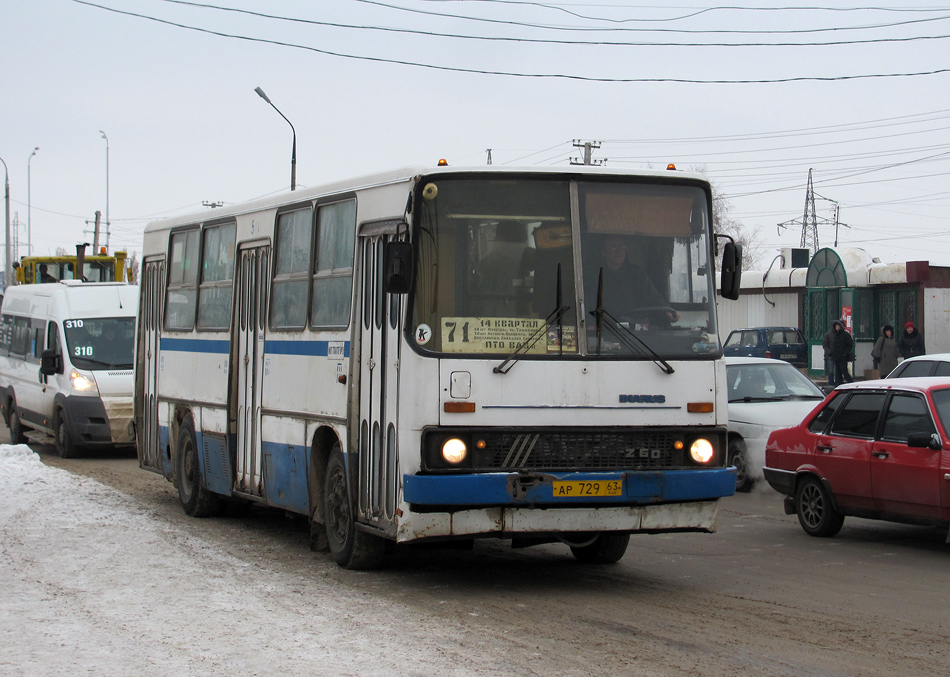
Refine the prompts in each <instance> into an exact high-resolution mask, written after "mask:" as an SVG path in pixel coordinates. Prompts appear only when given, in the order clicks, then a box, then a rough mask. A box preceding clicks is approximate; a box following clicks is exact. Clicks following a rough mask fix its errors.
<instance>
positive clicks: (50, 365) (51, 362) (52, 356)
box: [40, 350, 63, 376]
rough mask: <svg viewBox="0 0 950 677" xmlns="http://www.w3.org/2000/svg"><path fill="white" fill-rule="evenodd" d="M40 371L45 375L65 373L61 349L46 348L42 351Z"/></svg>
mask: <svg viewBox="0 0 950 677" xmlns="http://www.w3.org/2000/svg"><path fill="white" fill-rule="evenodd" d="M40 371H41V372H42V373H43V375H44V376H52V375H53V374H62V373H63V360H62V358H61V357H60V356H59V351H56V350H44V351H43V352H42V353H40Z"/></svg>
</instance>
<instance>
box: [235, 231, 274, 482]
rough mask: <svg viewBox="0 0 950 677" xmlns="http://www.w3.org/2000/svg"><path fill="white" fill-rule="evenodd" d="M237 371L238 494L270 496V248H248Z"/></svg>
mask: <svg viewBox="0 0 950 677" xmlns="http://www.w3.org/2000/svg"><path fill="white" fill-rule="evenodd" d="M238 261H239V265H240V269H239V271H238V283H237V294H236V298H235V313H234V340H233V341H232V342H231V367H232V369H235V370H236V376H237V377H236V378H235V379H234V380H233V387H234V389H233V391H232V400H231V403H230V406H229V407H228V410H229V412H231V416H233V418H234V420H235V433H236V439H235V445H236V449H235V456H236V458H235V461H236V462H235V476H234V491H236V492H239V493H242V494H247V495H250V496H263V495H264V482H263V473H262V458H261V388H262V385H263V378H264V327H265V325H266V323H267V295H268V291H269V289H270V265H269V261H270V247H269V246H264V247H262V246H255V247H246V248H242V249H241V251H240V256H239V258H238Z"/></svg>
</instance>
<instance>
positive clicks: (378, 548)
mask: <svg viewBox="0 0 950 677" xmlns="http://www.w3.org/2000/svg"><path fill="white" fill-rule="evenodd" d="M323 504H324V510H323V519H324V523H325V525H326V529H327V542H328V545H329V546H330V552H331V553H332V554H333V559H335V560H336V563H337V564H339V565H340V566H341V567H343V568H345V569H375V568H377V567H379V566H381V565H382V563H383V556H384V554H385V551H386V542H385V541H384V540H383V539H382V538H379V537H378V536H374V535H372V534H368V533H366V532H365V531H360V530H359V529H357V528H356V521H355V519H354V517H353V508H352V502H351V501H350V495H349V490H348V488H347V482H346V463H345V461H344V460H343V452H342V451H340V447H339V446H335V447H334V448H333V451H331V452H330V460H329V462H328V463H327V472H326V475H325V476H324V482H323Z"/></svg>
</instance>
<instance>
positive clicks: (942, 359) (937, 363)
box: [886, 353, 950, 378]
mask: <svg viewBox="0 0 950 677" xmlns="http://www.w3.org/2000/svg"><path fill="white" fill-rule="evenodd" d="M886 376H887V378H913V377H914V376H950V353H936V354H930V355H918V356H917V357H908V358H907V359H906V360H904V361H903V362H901V363H900V364H899V365H897V366H896V367H894V371H892V372H891V373H890V374H887V375H886Z"/></svg>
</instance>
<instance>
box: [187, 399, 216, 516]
mask: <svg viewBox="0 0 950 677" xmlns="http://www.w3.org/2000/svg"><path fill="white" fill-rule="evenodd" d="M177 461H178V466H177V471H178V499H179V500H180V501H181V507H182V509H183V510H184V511H185V514H186V515H190V516H191V517H210V516H211V515H215V514H217V513H218V510H219V509H220V507H221V500H220V499H219V498H218V497H217V495H215V494H214V493H212V492H210V491H208V490H207V489H206V488H205V487H204V485H203V484H202V483H201V468H200V467H199V465H198V441H197V439H196V438H195V424H194V421H193V420H192V418H191V417H190V416H189V417H188V418H186V419H185V421H184V422H183V423H182V424H181V429H180V430H179V431H178V454H177Z"/></svg>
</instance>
